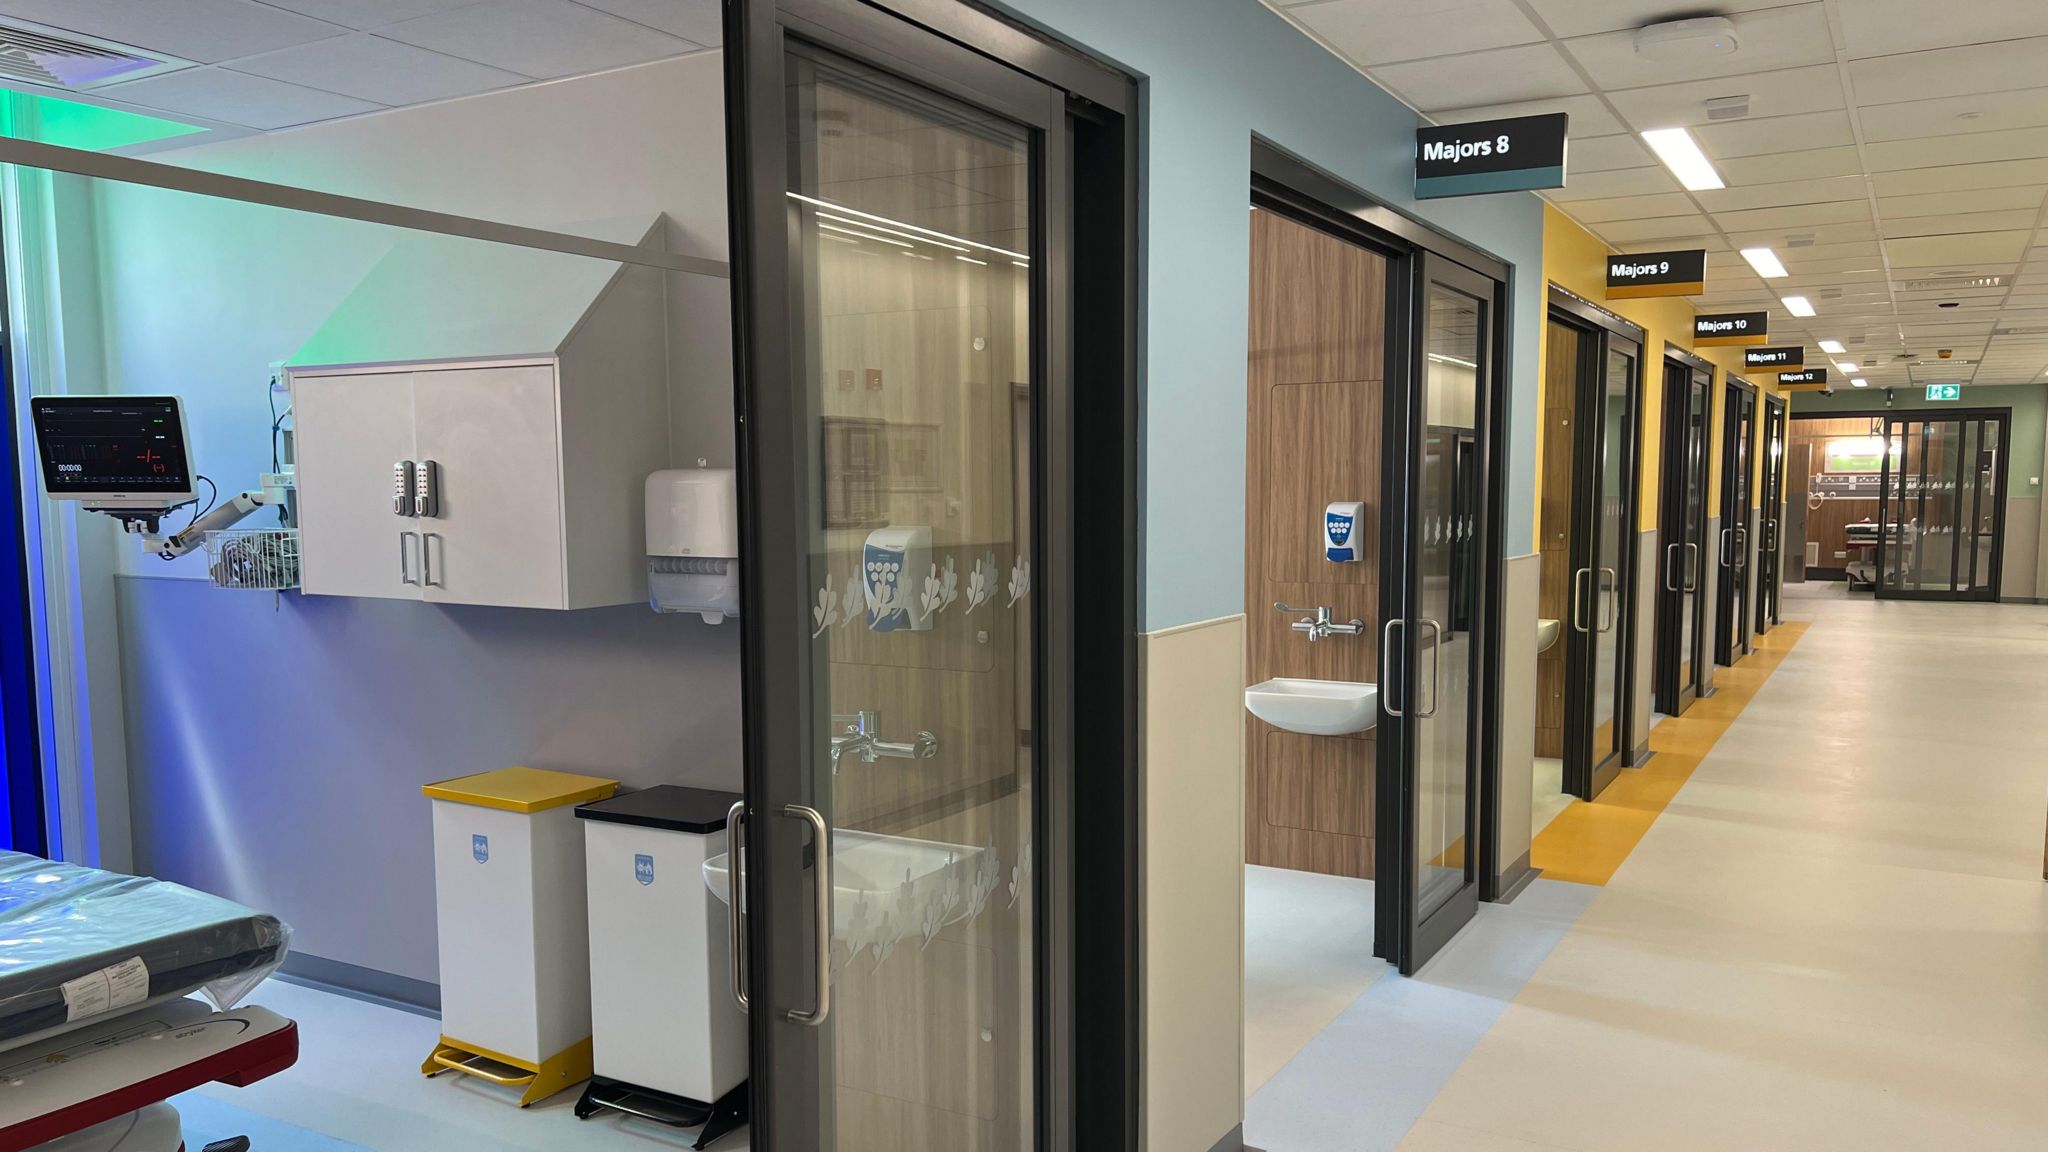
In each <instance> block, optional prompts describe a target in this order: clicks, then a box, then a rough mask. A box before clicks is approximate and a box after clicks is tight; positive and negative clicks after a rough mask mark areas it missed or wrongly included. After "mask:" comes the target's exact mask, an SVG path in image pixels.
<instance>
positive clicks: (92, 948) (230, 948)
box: [0, 852, 291, 1047]
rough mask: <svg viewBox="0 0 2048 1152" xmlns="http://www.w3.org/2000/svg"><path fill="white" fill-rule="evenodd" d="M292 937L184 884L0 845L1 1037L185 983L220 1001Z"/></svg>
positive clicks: (246, 986) (173, 991) (261, 971)
mask: <svg viewBox="0 0 2048 1152" xmlns="http://www.w3.org/2000/svg"><path fill="white" fill-rule="evenodd" d="M290 939H291V930H290V929H289V928H287V927H285V925H284V923H283V922H282V921H280V920H279V919H278V918H277V917H275V916H270V915H266V914H264V913H262V912H257V911H255V910H253V909H250V908H245V907H243V906H242V905H240V904H236V903H234V902H233V901H231V900H223V899H221V898H220V897H218V896H209V895H207V894H206V893H204V892H196V891H194V890H192V889H190V888H187V887H185V886H183V885H181V884H170V883H166V882H165V881H162V880H151V879H148V878H146V877H139V876H124V875H121V874H120V873H117V872H103V871H101V870H99V869H97V868H82V867H79V866H78V865H75V864H57V863H52V862H51V861H48V860H44V859H42V858H40V857H36V856H28V855H24V854H22V853H19V852H0V1047H5V1046H7V1045H8V1044H10V1043H12V1042H16V1041H19V1040H22V1039H24V1038H26V1037H28V1036H32V1035H40V1034H45V1033H49V1032H52V1031H59V1030H62V1029H64V1028H67V1027H71V1026H74V1025H80V1024H84V1023H86V1022H88V1021H91V1020H94V1019H101V1018H104V1017H106V1016H108V1015H111V1014H114V1013H119V1012H124V1011H129V1010H132V1009H133V1008H135V1007H136V1006H138V1005H141V1004H144V1003H147V1002H149V1001H153V1000H161V999H164V998H166V997H171V996H188V995H191V994H192V993H194V992H204V993H206V995H207V997H208V998H209V999H211V1000H212V1001H213V1002H214V1004H215V1006H216V1007H218V1008H220V1009H221V1010H222V1011H226V1010H227V1009H229V1008H232V1007H234V1005H235V1004H236V1003H237V1002H239V1001H240V1000H241V998H242V997H244V996H246V995H248V993H249V991H250V990H251V989H253V988H255V987H256V985H258V984H260V983H262V982H263V980H264V978H265V977H267V976H269V975H270V974H271V973H272V972H274V971H276V970H277V967H278V965H280V964H282V963H283V962H284V957H285V951H286V948H287V946H288V945H289V943H290Z"/></svg>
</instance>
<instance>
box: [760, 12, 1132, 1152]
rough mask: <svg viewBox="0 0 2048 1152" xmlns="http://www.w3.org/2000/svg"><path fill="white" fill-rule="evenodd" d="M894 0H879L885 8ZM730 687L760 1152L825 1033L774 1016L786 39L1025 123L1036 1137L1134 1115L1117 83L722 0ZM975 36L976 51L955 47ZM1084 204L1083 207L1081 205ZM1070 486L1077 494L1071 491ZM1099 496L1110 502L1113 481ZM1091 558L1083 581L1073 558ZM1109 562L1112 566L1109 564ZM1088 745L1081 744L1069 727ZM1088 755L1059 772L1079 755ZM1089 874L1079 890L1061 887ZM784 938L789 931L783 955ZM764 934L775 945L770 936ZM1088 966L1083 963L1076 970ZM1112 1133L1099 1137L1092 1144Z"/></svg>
mask: <svg viewBox="0 0 2048 1152" xmlns="http://www.w3.org/2000/svg"><path fill="white" fill-rule="evenodd" d="M890 9H893V11H892V10H890ZM725 19H726V28H725V43H726V49H725V57H726V105H727V149H728V165H727V170H728V177H727V179H728V186H729V205H730V217H731V230H732V243H731V250H732V284H733V293H734V309H733V336H734V339H733V347H734V361H735V369H736V371H735V376H736V380H737V387H736V390H735V417H736V427H737V431H738V456H739V465H740V467H739V475H740V509H741V539H742V549H743V553H742V561H741V565H740V570H741V587H742V606H743V610H742V613H741V627H742V633H743V639H744V648H743V658H742V677H743V683H744V685H745V698H744V702H743V725H742V727H743V733H744V743H745V752H746V766H745V789H746V797H747V799H746V804H747V820H746V825H747V828H746V832H747V840H748V844H747V858H748V860H749V861H750V862H752V864H753V866H751V867H748V868H747V869H745V883H746V892H745V899H746V901H747V906H748V907H749V908H751V909H753V910H754V914H753V915H751V916H748V917H747V918H746V924H747V931H746V945H747V949H746V956H745V961H744V965H743V968H744V974H745V979H746V986H747V989H748V991H749V993H750V995H751V998H752V1007H751V1019H750V1031H751V1039H752V1059H751V1064H752V1067H751V1073H752V1075H751V1085H752V1089H751V1090H752V1095H753V1103H754V1108H753V1133H754V1139H755V1146H756V1148H763V1147H765V1148H776V1149H780V1148H790V1149H797V1148H802V1149H813V1148H824V1147H830V1143H829V1141H830V1136H831V1133H830V1130H829V1129H828V1128H827V1127H826V1124H827V1123H828V1119H827V1118H828V1117H829V1115H830V1109H829V1108H828V1107H820V1106H819V1105H818V1100H819V1099H820V1098H821V1094H823V1093H825V1092H827V1091H828V1090H829V1087H830V1084H831V1082H832V1077H833V1075H834V1072H833V1069H832V1066H831V1055H830V1052H829V1049H828V1047H827V1045H825V1044H824V1043H823V1042H822V1039H823V1034H825V1033H826V1032H827V1031H828V1030H826V1029H815V1028H806V1027H803V1026H802V1025H800V1024H793V1023H791V1022H789V1020H788V1019H787V1018H786V1016H785V1009H789V1008H796V1007H806V1006H808V1004H809V1003H810V989H811V987H812V983H813V979H814V976H815V972H814V962H813V946H812V945H811V944H809V943H803V941H802V937H803V936H804V935H807V934H808V933H807V932H805V931H803V930H802V926H803V925H805V924H807V923H808V921H809V919H810V912H809V909H810V902H809V901H810V897H809V896H808V895H807V894H806V889H807V888H809V887H811V885H809V884H807V883H806V875H807V873H808V869H807V851H809V845H808V841H807V838H806V836H805V834H804V833H803V832H802V831H800V826H799V825H798V824H797V823H796V822H794V821H790V820H786V819H783V818H782V817H781V815H780V814H781V813H782V812H783V810H784V807H785V805H789V804H804V803H809V802H810V797H809V795H808V790H809V789H810V787H811V777H812V774H813V770H812V765H813V764H814V762H815V757H816V756H817V755H818V750H819V748H821V747H822V738H823V732H824V717H823V716H822V715H821V714H820V710H821V708H829V702H828V701H823V700H819V699H817V698H816V694H815V693H813V692H812V691H811V689H810V686H809V681H810V664H809V659H810V657H809V643H810V639H809V629H808V627H807V626H806V624H805V621H804V620H803V619H802V615H801V613H798V612H795V611H792V610H791V606H792V605H796V604H800V603H802V602H804V600H805V599H806V598H807V596H808V588H807V585H808V579H809V557H808V545H809V540H810V529H811V525H810V523H809V520H808V512H807V511H806V503H805V492H806V491H807V485H808V480H807V473H808V470H809V459H808V457H809V446H808V445H807V444H806V443H805V441H804V436H805V432H804V410H803V403H804V401H803V394H802V388H803V386H802V384H801V383H800V382H799V381H798V379H797V378H796V375H795V372H794V370H793V368H792V365H791V363H790V358H789V355H788V342H789V333H790V332H791V330H792V328H791V324H790V320H791V313H792V305H791V302H790V297H789V289H790V283H791V277H792V274H793V268H792V265H793V260H792V259H791V256H792V248H791V245H790V243H789V224H788V216H787V203H788V202H787V199H786V196H785V190H786V189H787V187H788V184H787V182H786V168H787V163H788V160H787V156H786V153H785V151H784V140H785V134H786V128H785V108H784V100H785V95H784V89H783V83H784V61H785V51H786V47H787V45H788V44H790V43H791V42H801V43H803V44H806V45H810V46H812V47H815V48H818V49H823V50H825V51H827V52H830V53H835V54H838V55H840V56H842V57H847V58H851V59H854V60H858V61H860V62H862V63H864V64H867V65H870V66H872V67H874V68H875V69H876V70H877V71H879V72H883V73H887V74H890V75H892V76H894V77H896V78H899V79H901V80H902V81H904V82H907V83H909V84H911V85H918V86H923V87H925V88H929V89H932V90H935V91H937V92H940V93H943V94H945V95H946V96H948V97H950V98H952V99H956V100H960V101H963V102H965V103H968V104H972V105H975V106H978V107H981V108H984V109H987V110H989V111H991V112H995V113H998V114H1000V115H1002V116H1004V117H1006V118H1008V119H1010V120H1012V121H1014V122H1017V123H1020V124H1024V125H1026V126H1028V127H1029V128H1031V129H1032V131H1033V133H1034V141H1035V145H1036V147H1035V148H1034V152H1035V161H1034V167H1035V170H1034V172H1033V181H1034V198H1035V199H1036V201H1037V206H1036V210H1035V213H1034V232H1035V234H1036V243H1037V244H1038V250H1036V251H1034V252H1033V253H1032V255H1033V256H1034V258H1035V259H1034V261H1033V262H1034V263H1035V264H1037V265H1039V267H1041V268H1042V269H1044V271H1043V273H1042V275H1041V276H1040V277H1039V278H1038V280H1037V282H1036V284H1035V285H1034V289H1033V297H1034V299H1033V301H1032V311H1033V328H1034V330H1035V331H1036V333H1037V334H1038V338H1039V341H1040V344H1039V347H1038V349H1037V350H1036V351H1037V354H1034V355H1033V356H1032V358H1031V359H1032V374H1033V376H1034V380H1033V384H1034V385H1035V386H1034V388H1033V393H1034V396H1035V398H1036V399H1035V404H1034V411H1033V416H1032V419H1033V424H1034V429H1033V433H1034V434H1033V437H1032V440H1033V444H1034V447H1035V459H1034V461H1033V471H1034V473H1035V474H1036V476H1037V484H1036V485H1035V487H1036V488H1037V489H1038V491H1037V493H1036V494H1035V498H1034V500H1033V505H1034V508H1035V509H1036V512H1035V515H1034V517H1033V521H1034V522H1033V524H1032V525H1031V529H1030V531H1031V534H1032V537H1033V538H1034V545H1033V547H1034V552H1035V554H1036V556H1037V558H1038V562H1037V565H1036V566H1037V568H1038V569H1039V571H1038V573H1037V580H1036V581H1035V584H1036V591H1037V593H1038V596H1039V597H1041V599H1040V600H1039V608H1038V611H1036V612H1034V613H1033V619H1034V636H1033V641H1034V643H1035V645H1036V647H1037V651H1038V653H1039V659H1038V660H1037V661H1036V665H1037V674H1038V677H1039V685H1038V692H1037V699H1038V714H1037V716H1036V717H1035V718H1034V720H1033V732H1034V740H1033V743H1034V749H1033V753H1034V757H1035V759H1036V761H1037V764H1036V771H1037V773H1038V778H1039V781H1040V786H1039V787H1037V788H1036V789H1035V790H1034V801H1033V806H1034V811H1033V822H1034V825H1035V835H1034V841H1035V843H1036V844H1037V845H1038V852H1037V855H1038V856H1039V858H1040V862H1041V863H1040V867H1038V868H1036V869H1034V876H1033V884H1034V885H1035V892H1036V896H1037V901H1036V906H1037V908H1038V909H1039V910H1040V917H1041V922H1040V925H1039V930H1038V932H1037V933H1036V939H1035V941H1034V950H1035V953H1036V954H1035V956H1034V959H1033V969H1034V983H1035V985H1036V991H1035V994H1034V1000H1035V1004H1036V1012H1037V1020H1036V1022H1035V1023H1036V1027H1035V1029H1034V1030H1035V1033H1036V1049H1037V1050H1036V1053H1035V1056H1034V1064H1035V1080H1036V1083H1037V1088H1036V1090H1035V1091H1034V1092H1033V1098H1034V1101H1035V1109H1036V1116H1035V1117H1034V1127H1035V1129H1036V1133H1037V1146H1038V1147H1039V1148H1041V1149H1049V1150H1058V1152H1064V1150H1069V1149H1074V1148H1078V1147H1080V1146H1081V1144H1082V1142H1083V1137H1082V1136H1081V1135H1080V1134H1081V1133H1084V1132H1085V1133H1088V1134H1089V1135H1088V1137H1087V1140H1088V1142H1091V1143H1092V1142H1093V1141H1094V1140H1097V1139H1102V1138H1104V1136H1103V1134H1105V1133H1114V1134H1118V1135H1120V1136H1121V1138H1122V1141H1123V1142H1124V1144H1125V1145H1126V1146H1135V1142H1136V1140H1137V1137H1138V1131H1139V1127H1138V1125H1139V1099H1140V1095H1141V1092H1140V1087H1141V1082H1140V1079H1139V1076H1140V1065H1139V1036H1140V1032H1139V1025H1140V1021H1139V1016H1138V1012H1139V1007H1140V995H1139V992H1140V987H1141V985H1140V980H1141V978H1142V971H1141V962H1142V957H1141V954H1140V949H1139V939H1140V937H1139V935H1138V928H1139V925H1140V922H1141V921H1140V912H1141V910H1140V907H1139V903H1138V901H1139V895H1140V887H1139V884H1140V872H1139V855H1138V853H1139V850H1140V847H1141V841H1140V837H1139V827H1140V825H1139V818H1140V796H1141V792H1140V785H1141V781H1140V778H1139V772H1138V759H1137V732H1138V724H1139V716H1138V705H1137V647H1136V642H1137V634H1138V627H1139V625H1138V615H1137V599H1136V590H1137V582H1138V555H1137V524H1138V499H1137V496H1138V488H1137V471H1136V467H1137V456H1138V451H1137V443H1136V435H1137V429H1138V422H1137V373H1136V364H1137V352H1136V345H1135V338H1136V314H1137V313H1136V306H1137V237H1138V228H1137V219H1138V215H1137V201H1136V188H1137V180H1136V177H1137V172H1138V160H1137V143H1138V137H1137V132H1136V125H1135V124H1134V123H1133V121H1134V118H1135V115H1136V112H1137V107H1138V97H1137V90H1136V86H1135V84H1134V83H1133V82H1132V81H1131V80H1130V78H1129V77H1126V76H1124V75H1123V74H1122V73H1120V72H1117V71H1116V70H1114V69H1113V68H1109V67H1107V66H1105V65H1102V64H1101V63H1099V62H1096V61H1093V60H1090V59H1088V58H1086V57H1084V56H1082V55H1081V54H1080V53H1077V52H1075V51H1072V50H1070V49H1068V48H1067V47H1065V46H1063V45H1057V44H1053V43H1051V42H1049V41H1047V40H1045V39H1043V38H1042V37H1040V36H1038V35H1036V34H1035V33H1033V32H1031V31H1030V30H1028V29H1025V28H1022V27H1021V26H1018V25H1015V24H1011V23H1008V22H1005V21H1004V20H1002V19H1000V18H998V17H996V16H994V15H992V14H990V13H988V12H986V11H983V10H980V9H977V8H971V7H968V6H967V5H965V4H960V3H956V2H954V0H887V7H883V6H878V5H875V4H870V3H862V2H858V0H735V2H733V3H728V4H727V5H726V17H725ZM969 45H972V47H968V46H969ZM1083 209H1085V210H1083ZM1082 492H1086V493H1087V494H1088V499H1086V500H1082V499H1079V498H1078V494H1079V493H1082ZM1110 494H1116V496H1118V497H1120V498H1115V497H1112V496H1110ZM1084 549H1085V550H1086V554H1087V555H1088V556H1089V561H1088V572H1087V578H1088V579H1087V584H1088V586H1089V587H1091V588H1093V587H1111V588H1116V589H1118V590H1119V592H1118V594H1117V595H1110V596H1100V597H1096V596H1088V597H1082V596H1079V595H1077V594H1076V591H1077V589H1078V588H1079V587H1080V586H1081V582H1080V579H1079V573H1078V563H1077V557H1078V556H1079V555H1080V554H1082V551H1083V550H1084ZM1111 569H1114V571H1111ZM1084 740H1085V745H1084V744H1083V741H1084ZM1081 746H1085V747H1087V748H1088V749H1089V756H1090V768H1089V771H1087V772H1085V773H1084V772H1076V771H1075V770H1074V764H1075V749H1076V748H1077V747H1081ZM1077 876H1087V877H1088V882H1087V883H1086V884H1079V883H1077V882H1076V877H1077ZM792 943H795V944H797V945H799V946H794V947H792V946H790V944H792ZM778 945H779V946H778ZM1082 970H1085V971H1087V972H1088V973H1089V978H1088V979H1087V980H1085V981H1083V980H1077V979H1076V973H1077V972H1079V971H1082ZM1110 1138H1112V1139H1114V1138H1115V1137H1110Z"/></svg>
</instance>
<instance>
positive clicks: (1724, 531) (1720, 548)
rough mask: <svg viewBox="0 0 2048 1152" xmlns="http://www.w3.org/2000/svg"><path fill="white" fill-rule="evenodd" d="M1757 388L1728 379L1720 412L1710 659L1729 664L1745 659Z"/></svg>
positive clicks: (1747, 632)
mask: <svg viewBox="0 0 2048 1152" xmlns="http://www.w3.org/2000/svg"><path fill="white" fill-rule="evenodd" d="M1755 444H1756V389H1755V388H1754V387H1752V386H1751V385H1750V384H1749V383H1748V382H1747V381H1743V380H1736V379H1730V380H1729V381H1728V387H1727V402H1726V406H1725V407H1724V408H1723V410H1722V413H1721V532H1720V536H1719V538H1718V539H1717V540H1716V541H1715V548H1716V550H1717V551H1716V560H1717V564H1718V567H1717V570H1716V572H1715V577H1716V583H1717V584H1718V585H1719V592H1718V594H1717V603H1718V608H1717V610H1716V614H1715V619H1716V628H1715V634H1714V659H1715V661H1716V662H1717V663H1720V664H1734V663H1735V662H1736V661H1737V660H1740V659H1741V658H1742V657H1744V656H1747V655H1749V635H1750V632H1749V606H1750V603H1751V598H1750V588H1751V579H1752V573H1751V570H1750V562H1749V560H1750V555H1751V547H1750V546H1751V540H1750V533H1749V528H1750V519H1751V516H1752V513H1753V508H1752V504H1753V503H1754V500H1753V499H1752V494H1753V493H1754V492H1755V488H1754V486H1753V482H1754V467H1755V459H1756V457H1755V452H1754V447H1755Z"/></svg>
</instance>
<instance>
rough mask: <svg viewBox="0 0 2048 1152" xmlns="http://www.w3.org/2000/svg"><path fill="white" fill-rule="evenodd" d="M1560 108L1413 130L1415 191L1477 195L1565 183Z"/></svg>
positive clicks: (1423, 196) (1422, 194)
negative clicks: (1540, 114) (1508, 117)
mask: <svg viewBox="0 0 2048 1152" xmlns="http://www.w3.org/2000/svg"><path fill="white" fill-rule="evenodd" d="M1567 123H1568V121H1567V120H1566V117H1565V114H1564V113H1562V112H1550V113H1546V114H1544V115H1542V116H1517V117H1514V118H1512V119H1507V120H1474V121H1471V122H1470V123H1465V124H1437V125H1431V126H1429V127H1426V128H1417V129H1416V130H1415V195H1416V198H1417V199H1426V198H1428V197H1432V196H1476V195H1479V194H1481V193H1485V192H1526V191H1530V190H1533V189H1537V188H1562V187H1564V151H1565V128H1566V125H1567Z"/></svg>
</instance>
